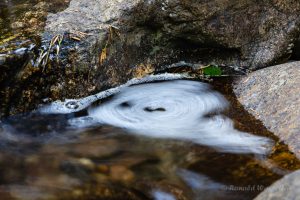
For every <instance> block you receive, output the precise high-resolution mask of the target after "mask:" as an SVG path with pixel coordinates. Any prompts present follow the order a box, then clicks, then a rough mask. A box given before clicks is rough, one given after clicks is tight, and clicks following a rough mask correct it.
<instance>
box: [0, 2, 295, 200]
mask: <svg viewBox="0 0 300 200" xmlns="http://www.w3.org/2000/svg"><path fill="white" fill-rule="evenodd" d="M43 2H44V3H46V4H47V3H49V2H52V3H53V2H55V3H54V4H53V5H52V6H51V8H47V9H44V10H43V12H41V10H40V8H41V7H43V6H42V5H43V4H42V3H43ZM62 2H63V3H62ZM67 2H68V1H60V0H57V1H48V0H46V1H40V0H22V1H19V0H0V50H1V51H2V50H3V51H4V52H6V51H7V48H8V47H7V46H5V45H3V44H5V43H6V42H7V41H11V40H12V41H14V40H15V39H16V38H17V39H16V40H17V41H18V40H19V39H18V37H19V35H20V34H19V33H21V35H22V38H21V39H20V40H26V37H29V36H28V35H30V37H31V36H32V34H33V36H34V34H37V32H35V31H33V32H32V30H31V29H30V27H29V28H28V27H26V26H25V27H23V26H24V24H25V25H26V24H37V25H38V23H35V21H34V20H32V19H35V18H38V20H41V21H43V20H45V18H44V17H45V15H44V14H45V12H48V11H51V12H52V11H53V12H54V11H57V10H60V9H62V8H63V7H64V6H65V5H66V4H67ZM37 5H40V6H37ZM31 9H32V10H34V12H30V13H29V12H28V11H30V10H31ZM26 13H27V14H26ZM24 16H25V18H24ZM26 16H27V18H28V19H27V18H26ZM40 18H41V19H40ZM27 20H28V21H27ZM29 21H30V23H29ZM15 22H17V23H15ZM27 22H28V23H27ZM24 37H25V39H24ZM2 43H3V44H2ZM173 79H174V80H173ZM231 81H232V80H231V79H218V80H215V81H214V82H213V83H212V85H209V84H208V83H204V82H201V81H199V80H187V78H186V77H184V76H182V75H157V76H151V77H148V78H146V79H142V80H131V81H129V82H128V83H127V84H125V85H123V86H121V87H118V88H113V89H110V90H107V91H104V92H101V93H99V94H96V95H93V96H89V97H86V98H82V99H77V100H74V99H73V100H67V101H65V102H54V103H52V104H50V105H45V106H42V107H40V108H39V109H37V110H36V111H34V112H32V113H26V114H23V115H18V116H11V117H9V118H6V119H3V120H2V121H0V199H1V200H40V199H42V200H73V199H74V200H79V199H84V200H86V199H97V200H102V199H103V200H126V199H129V200H147V199H154V200H175V199H176V200H186V199H191V200H210V199H214V200H215V199H222V200H223V199H225V200H226V199H230V200H231V199H237V200H240V199H253V198H254V197H255V196H256V195H257V194H259V193H260V192H261V191H263V190H264V189H265V188H266V187H267V186H269V185H270V184H272V183H273V182H275V181H276V180H278V179H279V178H281V177H282V176H283V175H285V174H288V173H290V172H292V171H294V170H296V169H299V168H300V163H299V161H298V160H297V159H296V157H295V156H294V155H293V154H292V153H291V152H290V151H289V150H288V148H287V146H286V145H285V144H282V143H281V142H279V141H278V138H276V137H275V136H274V135H273V134H272V133H271V132H269V131H268V130H267V129H266V128H265V127H264V126H263V125H262V124H261V123H260V122H259V121H257V120H256V119H255V118H253V117H252V116H251V115H250V114H248V113H247V112H246V111H245V110H244V109H243V107H242V106H241V105H240V104H239V103H238V101H237V100H236V98H235V96H234V94H233V93H232V90H231Z"/></svg>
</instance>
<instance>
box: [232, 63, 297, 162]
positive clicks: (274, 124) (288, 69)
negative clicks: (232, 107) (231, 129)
mask: <svg viewBox="0 0 300 200" xmlns="http://www.w3.org/2000/svg"><path fill="white" fill-rule="evenodd" d="M234 87H235V89H234V92H235V94H236V96H237V98H238V100H239V101H240V102H241V104H242V105H243V106H244V107H245V108H246V110H248V111H249V112H250V113H251V114H252V115H254V116H255V117H256V118H257V119H259V120H261V121H262V122H263V124H264V125H265V126H266V127H267V128H268V129H269V130H270V131H272V132H274V134H275V135H277V136H278V137H279V138H280V139H281V140H282V141H284V142H285V143H286V144H288V145H289V147H290V150H291V151H292V152H294V153H295V154H296V155H297V157H298V158H300V139H299V138H300V137H299V134H300V133H299V130H300V123H299V121H300V109H299V105H300V95H299V94H300V62H291V63H286V64H283V65H277V66H273V67H269V68H265V69H262V70H258V71H256V72H253V73H251V74H249V75H248V76H246V77H243V78H241V79H239V80H237V81H236V82H235V84H234Z"/></svg>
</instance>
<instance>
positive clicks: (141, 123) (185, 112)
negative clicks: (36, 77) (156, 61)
mask: <svg viewBox="0 0 300 200" xmlns="http://www.w3.org/2000/svg"><path fill="white" fill-rule="evenodd" d="M183 78H188V76H186V75H182V74H168V73H166V74H161V75H150V76H147V77H145V78H142V79H132V80H130V81H128V82H127V83H126V84H124V85H121V86H119V87H116V88H112V89H109V90H106V91H103V92H100V93H98V94H96V95H92V96H88V97H85V98H82V99H78V100H75V99H69V100H66V101H65V102H60V101H57V102H54V103H52V104H49V105H47V106H44V107H41V108H40V109H39V110H38V112H41V113H46V114H49V113H56V114H58V113H59V114H65V113H72V112H77V111H80V110H82V109H87V110H88V116H85V117H80V118H73V119H71V120H69V123H70V125H71V126H73V127H78V128H82V127H89V126H93V125H97V124H108V125H112V126H116V127H120V128H124V129H126V130H127V131H128V132H130V133H134V134H139V135H144V136H148V137H155V138H168V139H178V140H186V141H190V142H194V143H198V144H201V145H207V146H210V147H213V148H215V149H217V150H219V151H222V152H230V153H256V154H267V153H268V151H269V150H270V148H271V146H272V141H271V140H270V139H268V138H265V137H260V136H254V135H251V134H249V133H245V132H241V131H238V130H236V129H234V126H233V122H232V120H230V119H229V118H228V117H226V116H223V115H222V114H221V112H222V111H223V110H224V109H226V108H227V107H228V102H227V101H226V99H225V98H224V97H223V96H222V95H221V94H220V93H218V92H216V91H213V90H211V89H210V87H209V85H208V84H205V83H201V82H196V81H189V80H178V79H183ZM167 80H172V81H167ZM153 81H164V82H155V83H152V82H153ZM111 95H114V96H113V98H112V99H111V100H108V101H106V102H105V103H102V104H101V105H99V106H97V107H92V106H90V105H91V104H92V103H93V102H95V101H97V100H99V99H104V98H106V97H109V96H111ZM211 113H214V115H213V116H212V117H208V116H207V115H209V114H211Z"/></svg>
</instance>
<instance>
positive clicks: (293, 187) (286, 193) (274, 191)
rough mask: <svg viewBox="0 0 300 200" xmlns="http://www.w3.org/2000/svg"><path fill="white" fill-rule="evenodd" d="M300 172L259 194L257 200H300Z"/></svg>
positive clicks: (287, 176) (288, 176)
mask: <svg viewBox="0 0 300 200" xmlns="http://www.w3.org/2000/svg"><path fill="white" fill-rule="evenodd" d="M299 187H300V171H296V172H293V173H291V174H289V175H286V176H285V177H283V178H282V179H280V180H278V181H277V182H275V183H274V184H272V185H271V186H270V187H268V188H266V189H265V190H264V191H263V192H262V193H261V194H259V195H258V196H257V197H256V198H255V200H292V199H293V200H298V199H300V190H299Z"/></svg>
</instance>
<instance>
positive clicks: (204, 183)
mask: <svg viewBox="0 0 300 200" xmlns="http://www.w3.org/2000/svg"><path fill="white" fill-rule="evenodd" d="M177 174H178V175H179V176H180V177H181V178H182V179H183V180H184V182H185V183H186V184H187V185H188V186H190V187H191V188H192V189H195V190H220V189H223V188H224V187H225V185H223V184H221V183H217V182H215V181H213V180H211V179H210V178H209V177H207V176H205V175H203V174H199V173H196V172H192V171H189V170H186V169H179V170H178V172H177Z"/></svg>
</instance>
